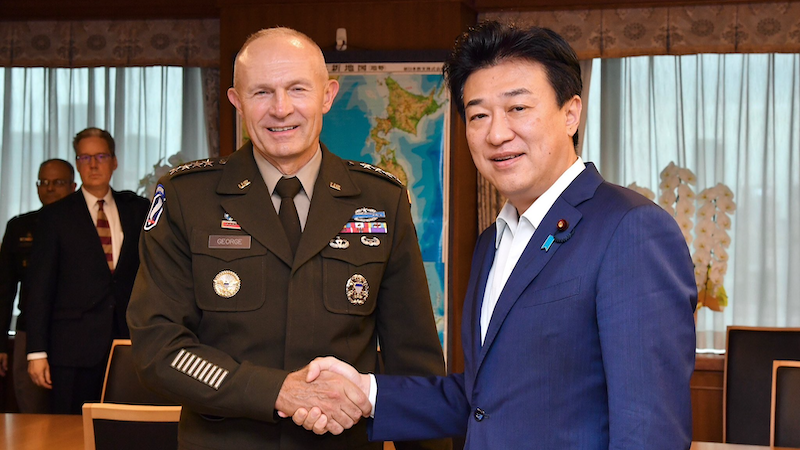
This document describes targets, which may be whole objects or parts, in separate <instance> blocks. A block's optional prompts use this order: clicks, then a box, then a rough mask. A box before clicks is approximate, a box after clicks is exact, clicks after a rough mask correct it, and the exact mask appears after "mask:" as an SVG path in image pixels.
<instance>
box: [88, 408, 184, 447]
mask: <svg viewBox="0 0 800 450" xmlns="http://www.w3.org/2000/svg"><path fill="white" fill-rule="evenodd" d="M180 416H181V407H180V406H149V405H120V404H114V403H84V404H83V442H84V449H85V450H141V449H148V450H162V449H163V450H175V449H177V448H178V420H179V419H180Z"/></svg>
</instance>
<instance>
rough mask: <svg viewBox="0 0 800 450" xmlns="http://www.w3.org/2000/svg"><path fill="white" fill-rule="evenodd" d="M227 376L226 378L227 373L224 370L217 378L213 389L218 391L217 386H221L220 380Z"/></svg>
mask: <svg viewBox="0 0 800 450" xmlns="http://www.w3.org/2000/svg"><path fill="white" fill-rule="evenodd" d="M227 376H228V371H227V370H226V371H225V372H223V373H222V376H221V377H219V380H217V383H216V384H215V385H214V389H216V390H219V385H220V384H222V380H224V379H225V377H227Z"/></svg>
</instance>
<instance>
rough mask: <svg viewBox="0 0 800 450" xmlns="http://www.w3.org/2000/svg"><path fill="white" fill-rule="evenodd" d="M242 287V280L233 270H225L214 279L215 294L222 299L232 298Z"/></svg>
mask: <svg viewBox="0 0 800 450" xmlns="http://www.w3.org/2000/svg"><path fill="white" fill-rule="evenodd" d="M241 287H242V280H241V279H240V278H239V275H236V272H233V271H232V270H223V271H222V272H220V273H218V274H217V276H215V277H214V292H216V293H217V295H219V296H220V297H224V298H231V297H233V296H234V295H236V293H237V292H239V288H241Z"/></svg>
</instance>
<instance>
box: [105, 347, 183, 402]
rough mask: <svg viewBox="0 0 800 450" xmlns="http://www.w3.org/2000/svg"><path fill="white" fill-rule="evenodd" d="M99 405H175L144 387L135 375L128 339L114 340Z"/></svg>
mask: <svg viewBox="0 0 800 450" xmlns="http://www.w3.org/2000/svg"><path fill="white" fill-rule="evenodd" d="M100 402H101V403H126V404H137V405H173V406H174V405H176V403H175V402H170V401H169V400H167V399H165V398H163V397H162V396H160V395H158V394H156V393H155V392H153V391H151V390H150V389H148V388H147V387H145V386H144V385H143V384H142V382H141V381H140V380H139V376H138V375H137V374H136V369H135V368H134V364H133V355H132V353H131V341H130V339H115V340H114V342H113V343H112V344H111V354H110V355H109V357H108V365H107V366H106V378H105V381H103V394H102V396H101V397H100Z"/></svg>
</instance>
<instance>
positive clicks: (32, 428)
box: [0, 414, 791, 450]
mask: <svg viewBox="0 0 800 450" xmlns="http://www.w3.org/2000/svg"><path fill="white" fill-rule="evenodd" d="M0 430H2V432H0V450H51V449H58V450H83V448H84V447H83V418H82V417H81V416H78V415H59V414H0ZM386 448H392V446H391V445H387V446H386ZM768 449H771V447H762V446H759V445H735V444H719V443H714V442H693V443H692V448H691V450H768ZM772 450H781V449H779V448H778V447H774V448H772ZM784 450H791V449H784Z"/></svg>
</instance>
